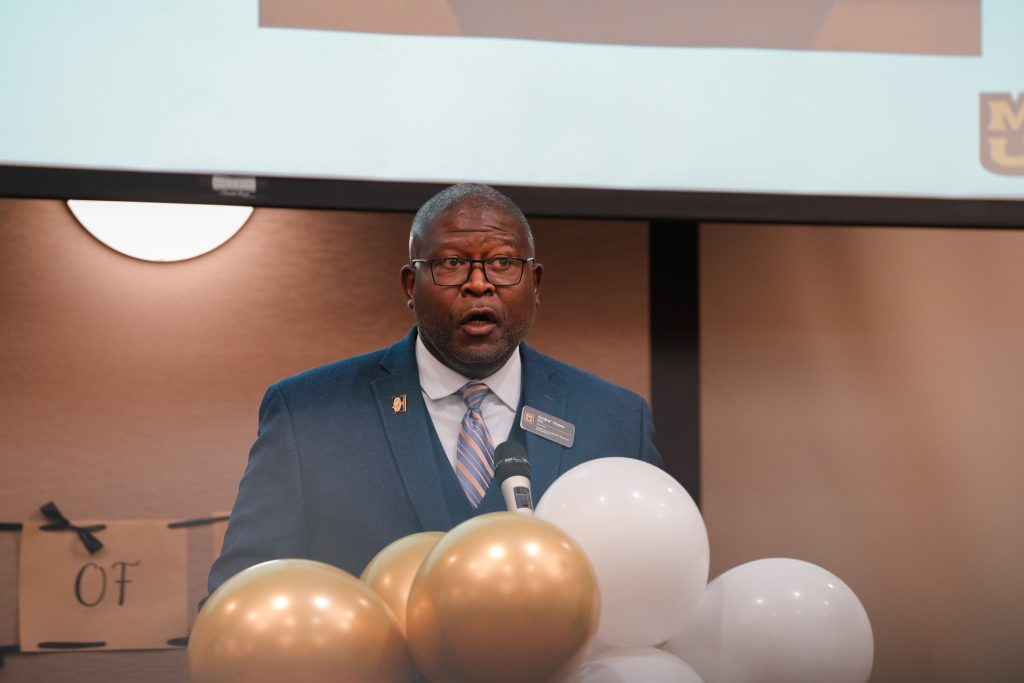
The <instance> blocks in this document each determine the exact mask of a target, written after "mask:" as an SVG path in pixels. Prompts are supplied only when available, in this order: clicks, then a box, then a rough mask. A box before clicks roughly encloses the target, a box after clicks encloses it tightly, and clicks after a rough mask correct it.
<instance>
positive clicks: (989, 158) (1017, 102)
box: [981, 93, 1024, 175]
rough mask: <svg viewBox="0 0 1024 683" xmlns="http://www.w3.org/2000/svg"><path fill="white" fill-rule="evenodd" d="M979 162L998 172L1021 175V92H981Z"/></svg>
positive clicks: (1023, 98)
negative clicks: (1015, 95) (1014, 93)
mask: <svg viewBox="0 0 1024 683" xmlns="http://www.w3.org/2000/svg"><path fill="white" fill-rule="evenodd" d="M981 164H982V165H983V166H984V167H985V168H987V169H988V170H990V171H992V172H993V173H999V174H1001V175H1024V93H1019V94H1018V95H1017V97H1016V98H1014V97H1013V96H1012V95H1011V94H1010V93H982V94H981Z"/></svg>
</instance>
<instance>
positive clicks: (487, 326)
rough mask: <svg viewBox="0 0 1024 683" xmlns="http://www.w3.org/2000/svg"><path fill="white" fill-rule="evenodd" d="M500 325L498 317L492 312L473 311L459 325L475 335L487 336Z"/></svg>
mask: <svg viewBox="0 0 1024 683" xmlns="http://www.w3.org/2000/svg"><path fill="white" fill-rule="evenodd" d="M497 323H498V317H497V316H496V315H494V313H492V312H491V311H473V312H471V313H467V314H466V315H465V316H463V318H462V320H461V321H459V324H460V325H462V329H464V330H466V331H467V332H469V333H471V334H473V333H477V334H485V333H487V332H490V331H491V330H492V329H494V327H495V325H497Z"/></svg>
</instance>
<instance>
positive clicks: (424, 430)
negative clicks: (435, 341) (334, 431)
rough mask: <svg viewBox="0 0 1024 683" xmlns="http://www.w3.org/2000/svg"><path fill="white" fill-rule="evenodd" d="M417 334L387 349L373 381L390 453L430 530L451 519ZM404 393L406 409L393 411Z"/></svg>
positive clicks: (444, 525) (441, 527) (445, 526)
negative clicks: (418, 362) (418, 363)
mask: <svg viewBox="0 0 1024 683" xmlns="http://www.w3.org/2000/svg"><path fill="white" fill-rule="evenodd" d="M415 339H416V335H415V332H410V333H409V335H408V336H407V337H406V338H405V339H403V340H401V341H399V342H397V343H396V344H394V345H393V346H392V347H391V348H390V349H388V351H387V353H386V354H385V355H384V358H383V359H382V360H381V367H382V368H383V370H384V372H385V374H384V375H382V376H381V377H380V378H378V379H377V380H374V381H373V392H374V397H375V399H376V401H377V409H378V410H379V411H380V417H381V423H382V424H383V425H384V432H385V433H386V434H387V438H388V445H389V446H390V448H391V454H392V455H393V456H394V458H395V463H396V464H397V465H398V472H399V475H400V476H401V478H402V483H403V484H404V485H405V490H406V492H407V493H408V495H409V501H410V502H411V503H412V506H413V509H415V510H416V514H417V516H418V517H419V519H420V523H421V524H422V525H423V528H424V529H425V530H428V531H432V530H448V529H450V528H451V525H452V520H451V516H450V515H449V513H448V507H447V505H445V501H444V493H443V489H442V488H441V479H440V475H439V474H438V472H437V465H436V464H435V462H434V453H433V440H432V439H431V437H430V435H431V433H432V429H433V428H432V426H431V425H432V423H431V421H430V414H429V413H428V412H427V406H426V405H425V404H424V403H423V394H422V393H421V391H420V378H419V373H418V371H417V369H416V356H415V351H414V348H415ZM402 396H405V400H406V404H405V406H406V409H405V411H401V412H392V407H393V403H394V399H395V397H399V398H401V397H402Z"/></svg>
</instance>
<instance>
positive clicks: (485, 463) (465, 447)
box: [455, 382, 494, 508]
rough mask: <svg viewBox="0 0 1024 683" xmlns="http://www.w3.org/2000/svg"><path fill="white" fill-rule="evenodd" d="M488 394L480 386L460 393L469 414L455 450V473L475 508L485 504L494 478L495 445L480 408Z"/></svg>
mask: <svg viewBox="0 0 1024 683" xmlns="http://www.w3.org/2000/svg"><path fill="white" fill-rule="evenodd" d="M489 393H491V390H490V389H489V388H488V387H487V385H486V384H481V383H479V382H470V383H469V384H467V385H466V386H464V387H462V388H461V389H459V395H460V396H462V400H463V401H465V402H466V408H467V410H466V414H465V416H463V418H462V427H461V428H460V429H459V441H458V443H457V444H456V446H455V473H456V475H457V476H458V477H459V483H460V484H462V490H463V491H465V492H466V497H467V498H469V503H470V505H472V506H473V507H474V508H475V507H476V506H478V505H479V504H480V501H481V500H483V498H484V494H485V493H486V492H487V486H488V485H489V484H490V483H491V479H493V478H494V441H492V440H491V434H490V432H488V431H487V425H486V424H484V417H483V415H481V414H480V406H481V404H483V402H484V397H485V396H487V394H489Z"/></svg>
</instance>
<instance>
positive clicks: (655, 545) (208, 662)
mask: <svg viewBox="0 0 1024 683" xmlns="http://www.w3.org/2000/svg"><path fill="white" fill-rule="evenodd" d="M708 567H709V545H708V536H707V531H706V530H705V527H704V523H703V520H702V519H701V515H700V511H699V510H698V509H697V506H696V505H695V504H694V502H693V500H692V499H691V498H690V496H689V495H688V494H687V493H686V491H685V490H684V489H683V487H682V486H681V485H680V484H679V483H678V482H676V481H675V480H674V479H672V477H670V476H669V475H667V474H666V473H664V472H663V471H661V470H659V469H658V468H656V467H653V466H651V465H648V464H646V463H643V462H640V461H637V460H633V459H627V458H601V459H598V460H593V461H590V462H587V463H584V464H582V465H580V466H578V467H576V468H574V469H572V470H570V471H569V472H567V473H566V474H564V475H563V476H562V477H560V478H559V479H558V480H557V481H555V482H554V484H553V485H552V486H551V487H550V488H549V489H548V491H547V492H546V493H545V495H544V497H543V498H542V499H541V501H540V502H539V504H538V506H537V511H536V515H535V516H533V517H528V516H523V515H516V514H512V513H493V514H489V515H482V516H480V517H477V518H475V519H472V520H470V521H468V522H465V523H463V524H461V525H459V526H457V527H455V528H454V529H452V530H451V531H450V532H448V533H447V534H442V533H440V532H427V533H420V534H414V535H412V536H407V537H406V538H403V539H399V540H398V541H396V542H394V543H392V544H391V545H389V546H388V547H387V548H385V549H384V550H382V551H381V552H380V553H379V554H378V555H377V556H376V557H375V558H374V559H373V560H372V561H371V562H370V564H369V565H368V566H367V567H366V570H365V571H364V572H363V575H362V577H361V579H356V578H355V577H352V576H350V575H348V574H346V573H345V572H343V571H341V570H340V569H337V568H335V567H331V566H329V565H325V564H322V563H318V562H312V561H308V560H275V561H272V562H266V563H263V564H260V565H257V566H255V567H251V568H249V569H247V570H245V571H243V572H241V573H239V574H238V575H236V576H235V577H233V578H232V579H230V580H229V581H227V582H225V583H224V585H223V586H221V587H220V589H218V590H217V591H216V592H215V593H214V594H213V595H212V596H211V597H210V599H209V600H208V601H207V603H206V605H205V606H204V608H203V610H202V612H201V613H200V615H199V617H198V619H197V620H196V624H195V627H194V628H193V631H192V635H191V638H190V642H189V671H190V674H191V677H192V681H193V683H228V682H229V681H246V682H248V683H261V682H263V681H281V680H295V681H303V682H306V683H319V682H321V681H323V682H326V681H331V682H336V683H349V682H351V683H355V682H356V681H359V682H360V683H409V682H410V681H411V680H412V679H413V676H414V669H415V670H417V671H418V672H419V673H420V674H421V675H422V676H424V677H425V678H426V679H427V680H429V681H432V682H433V683H480V681H488V682H489V683H624V682H628V683H634V682H641V681H642V682H643V683H669V682H671V683H700V682H701V681H705V682H706V683H714V682H715V681H730V682H732V681H739V682H743V681H787V682H790V681H798V682H799V681H825V680H827V681H836V682H838V683H847V682H849V683H861V682H863V681H866V680H867V678H868V676H869V675H870V672H871V663H872V657H873V640H872V635H871V625H870V623H869V622H868V618H867V614H866V613H865V612H864V608H863V607H862V606H861V604H860V602H859V601H858V600H857V597H856V596H855V595H854V594H853V591H851V590H850V589H849V587H848V586H846V584H844V583H843V582H842V581H840V580H839V579H838V578H837V577H835V576H833V575H832V574H830V573H829V572H827V571H825V570H824V569H821V568H820V567H816V566H814V565H812V564H809V563H806V562H800V561H798V560H787V559H770V560H760V561H758V562H751V563H748V564H745V565H742V566H740V567H737V568H735V569H732V570H730V571H728V572H726V573H724V574H722V575H721V576H719V577H718V578H717V579H715V580H714V581H712V582H711V583H708V582H707V578H708Z"/></svg>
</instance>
